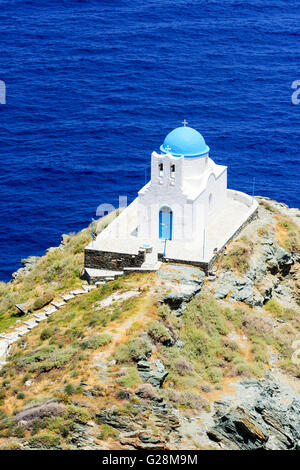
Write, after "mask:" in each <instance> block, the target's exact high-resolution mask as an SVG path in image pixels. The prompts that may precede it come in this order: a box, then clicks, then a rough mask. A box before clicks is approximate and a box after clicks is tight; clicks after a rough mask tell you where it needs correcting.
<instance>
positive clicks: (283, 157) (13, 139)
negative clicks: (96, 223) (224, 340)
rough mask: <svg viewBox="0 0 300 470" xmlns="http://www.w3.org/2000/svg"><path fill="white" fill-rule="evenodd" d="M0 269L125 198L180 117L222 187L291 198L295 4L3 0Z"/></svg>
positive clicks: (298, 120) (295, 194)
mask: <svg viewBox="0 0 300 470" xmlns="http://www.w3.org/2000/svg"><path fill="white" fill-rule="evenodd" d="M0 7H1V8H0V41H1V61H0V80H3V81H4V82H5V84H6V93H7V95H6V104H5V105H2V104H1V105H0V116H1V124H0V154H1V174H0V183H1V196H0V252H1V264H0V279H1V280H4V281H8V280H9V279H10V276H11V273H12V272H13V271H15V270H16V269H18V268H19V267H20V259H21V258H23V257H26V256H28V255H39V254H42V253H43V252H44V251H45V249H46V248H48V247H49V246H54V245H58V244H59V242H60V235H61V234H62V233H68V232H74V231H78V230H80V229H82V228H84V227H86V226H87V224H88V223H89V222H90V221H91V218H92V217H95V211H96V208H97V206H98V205H99V204H101V203H111V204H113V205H115V206H116V205H117V203H118V197H119V195H127V196H128V200H129V201H131V200H133V198H134V197H135V195H136V193H137V191H138V190H139V189H140V187H141V186H142V185H143V184H144V183H145V179H146V178H148V177H149V174H150V171H149V170H150V155H151V152H152V151H153V150H158V149H159V146H160V145H161V143H162V141H163V139H164V137H165V135H166V134H167V133H168V132H169V131H170V130H172V129H173V128H175V127H177V126H179V125H181V122H182V121H183V119H187V121H188V122H189V125H190V126H191V127H194V128H196V129H197V130H199V131H200V132H201V133H202V134H203V136H204V137H205V140H206V142H207V144H208V145H209V146H210V148H211V157H212V158H213V159H214V160H215V161H216V162H217V163H222V164H225V165H228V180H229V181H228V186H229V187H230V188H235V189H238V190H241V191H245V192H248V193H250V194H252V190H253V178H255V187H254V192H255V194H263V195H265V196H269V197H271V198H275V199H277V200H279V201H282V202H285V203H287V204H288V205H290V206H293V207H295V206H298V207H299V189H300V183H299V166H300V165H299V156H300V148H299V129H300V127H299V124H300V105H298V106H297V105H293V104H292V101H291V95H292V93H293V90H292V88H291V85H292V83H293V81H295V80H300V67H299V65H300V47H299V46H300V33H299V30H300V11H299V2H298V1H294V0H289V1H288V2H287V1H286V0H269V1H268V2H266V0H247V1H246V0H147V1H146V0H131V1H127V0H113V1H112V0H101V1H95V0H85V1H84V0H81V1H80V0H68V1H66V0H65V1H64V0H59V1H58V0H51V1H47V0H43V1H42V2H41V1H39V2H37V1H29V0H0Z"/></svg>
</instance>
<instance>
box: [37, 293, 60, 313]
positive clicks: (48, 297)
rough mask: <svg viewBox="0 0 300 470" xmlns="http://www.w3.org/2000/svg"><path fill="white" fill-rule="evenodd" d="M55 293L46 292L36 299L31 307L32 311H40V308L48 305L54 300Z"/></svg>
mask: <svg viewBox="0 0 300 470" xmlns="http://www.w3.org/2000/svg"><path fill="white" fill-rule="evenodd" d="M54 296H55V293H54V292H53V291H47V292H45V293H44V294H43V295H42V296H41V297H38V298H37V299H36V300H35V301H34V303H33V305H32V307H31V308H32V310H40V309H41V308H43V307H45V305H48V304H50V302H52V300H53V299H54Z"/></svg>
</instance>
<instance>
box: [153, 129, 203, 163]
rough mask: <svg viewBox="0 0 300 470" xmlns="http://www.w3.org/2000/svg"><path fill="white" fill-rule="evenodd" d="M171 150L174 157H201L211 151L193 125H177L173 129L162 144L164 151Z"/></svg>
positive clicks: (161, 147)
mask: <svg viewBox="0 0 300 470" xmlns="http://www.w3.org/2000/svg"><path fill="white" fill-rule="evenodd" d="M167 147H169V152H170V153H171V154H172V155H173V156H174V157H181V155H184V156H185V157H201V155H205V154H206V153H208V152H209V147H208V146H207V145H206V143H205V140H204V139H203V137H202V135H201V134H200V132H198V131H196V130H195V129H193V128H192V127H187V126H186V127H177V128H176V129H174V130H173V131H171V132H170V133H169V134H168V135H167V137H166V138H165V140H164V143H163V144H162V145H161V146H160V150H161V151H162V152H163V153H167Z"/></svg>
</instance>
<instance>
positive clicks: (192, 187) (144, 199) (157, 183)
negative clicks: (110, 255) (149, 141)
mask: <svg viewBox="0 0 300 470" xmlns="http://www.w3.org/2000/svg"><path fill="white" fill-rule="evenodd" d="M209 150H210V149H209V147H208V146H207V145H206V143H205V140H204V138H203V137H202V135H201V134H200V133H199V132H198V131H196V130H195V129H193V128H191V127H187V126H186V125H184V126H182V127H178V128H176V129H174V130H173V131H172V132H170V133H169V134H168V135H167V136H166V138H165V140H164V142H163V144H162V145H161V146H160V153H157V152H153V153H152V156H151V180H150V181H149V183H148V184H147V185H146V186H144V187H143V188H142V189H141V190H140V191H139V193H138V237H139V238H141V239H147V238H149V239H152V240H155V239H157V238H159V239H167V240H182V241H191V240H194V241H195V240H200V239H202V237H203V230H205V228H206V227H207V226H208V225H209V223H210V221H211V220H212V219H213V217H214V216H216V215H217V214H218V213H219V212H220V211H222V209H224V207H225V205H226V199H227V198H226V190H227V167H226V166H222V165H217V164H216V163H215V162H214V161H213V160H212V159H211V158H210V156H209Z"/></svg>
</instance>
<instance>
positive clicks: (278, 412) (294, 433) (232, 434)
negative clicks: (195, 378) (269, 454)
mask: <svg viewBox="0 0 300 470" xmlns="http://www.w3.org/2000/svg"><path fill="white" fill-rule="evenodd" d="M243 386H244V388H245V391H246V390H247V389H248V392H247V391H246V393H245V394H246V395H248V399H247V400H245V401H244V402H242V403H240V404H237V405H236V406H232V403H230V402H216V403H215V406H216V407H217V411H216V413H215V415H214V420H215V425H214V426H213V427H212V428H211V429H209V430H208V431H207V435H208V437H209V438H210V439H211V440H212V441H215V442H218V443H221V444H222V445H223V446H225V447H227V448H229V449H239V450H241V449H242V450H256V449H267V450H275V449H277V450H285V449H286V450H287V449H297V450H300V422H299V416H300V401H299V399H297V396H296V394H293V393H292V391H289V390H288V389H287V388H285V389H282V388H281V386H280V385H279V384H278V383H277V382H276V381H275V380H274V378H272V377H269V378H268V379H266V380H256V379H251V380H246V381H244V382H243ZM249 389H250V393H249Z"/></svg>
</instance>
